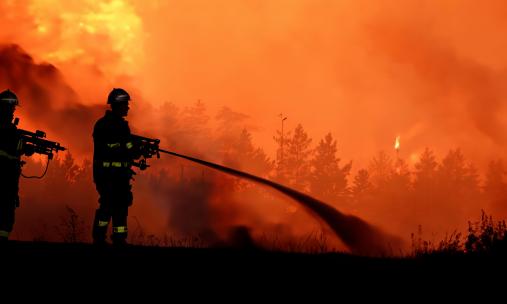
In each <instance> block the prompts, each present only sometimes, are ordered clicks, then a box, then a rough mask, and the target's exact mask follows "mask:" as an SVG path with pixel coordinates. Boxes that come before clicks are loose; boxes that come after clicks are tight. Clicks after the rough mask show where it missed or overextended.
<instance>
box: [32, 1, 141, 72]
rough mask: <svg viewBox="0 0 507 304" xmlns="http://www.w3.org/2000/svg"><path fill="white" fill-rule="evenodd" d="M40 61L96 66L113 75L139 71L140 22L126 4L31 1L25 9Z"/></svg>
mask: <svg viewBox="0 0 507 304" xmlns="http://www.w3.org/2000/svg"><path fill="white" fill-rule="evenodd" d="M27 9H28V12H29V14H30V15H32V16H33V20H34V21H33V22H34V24H33V26H34V32H35V36H36V38H37V39H38V40H41V41H44V42H45V43H44V44H43V47H42V49H41V50H39V52H40V53H39V56H40V57H41V59H43V60H46V61H49V62H52V63H56V64H58V63H61V62H79V63H84V64H98V65H100V68H101V69H102V70H103V71H104V72H106V73H111V74H113V75H120V74H124V73H132V72H135V71H137V70H139V69H140V68H141V63H142V58H143V57H144V56H143V55H144V54H143V40H142V39H141V38H142V36H143V35H142V34H143V29H142V19H141V17H140V16H139V15H138V14H137V12H136V10H135V8H134V7H133V5H132V3H130V1H124V0H113V1H105V2H102V1H93V0H85V1H65V2H61V1H56V0H34V1H31V2H30V4H29V5H28V8H27Z"/></svg>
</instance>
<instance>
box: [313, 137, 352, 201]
mask: <svg viewBox="0 0 507 304" xmlns="http://www.w3.org/2000/svg"><path fill="white" fill-rule="evenodd" d="M336 152H337V148H336V140H334V139H333V136H332V135H331V133H329V134H327V135H326V137H325V138H324V139H322V140H321V141H320V143H319V145H318V147H317V148H316V149H315V156H314V158H313V159H312V161H311V165H312V172H311V176H310V191H311V192H312V193H313V194H315V195H317V196H319V197H322V198H323V199H324V200H331V201H333V200H336V199H338V198H343V197H345V196H346V195H347V193H348V188H347V186H348V185H347V177H348V175H349V174H350V169H351V167H352V163H351V162H350V163H348V164H346V165H344V166H343V167H340V159H339V158H337V157H336Z"/></svg>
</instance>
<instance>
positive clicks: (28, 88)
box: [0, 0, 507, 234]
mask: <svg viewBox="0 0 507 304" xmlns="http://www.w3.org/2000/svg"><path fill="white" fill-rule="evenodd" d="M0 10H1V11H3V12H5V14H4V15H3V17H2V18H1V19H0V43H1V44H5V45H11V44H15V45H19V46H20V49H22V50H23V51H24V52H26V53H23V52H21V51H19V52H15V53H16V58H17V59H19V60H18V61H16V64H13V65H12V66H9V65H8V64H6V63H8V62H9V61H8V60H7V61H5V62H2V63H3V64H2V65H1V67H0V69H2V70H1V71H2V74H0V85H2V86H7V85H9V86H16V88H18V92H19V94H20V96H21V97H22V100H21V103H22V107H20V108H19V109H18V112H17V114H18V115H19V116H20V117H22V118H23V119H22V127H24V128H28V129H33V130H35V129H42V130H45V131H47V133H48V137H51V139H54V140H60V141H62V144H64V145H67V146H69V148H70V151H71V152H72V153H73V155H74V156H75V157H76V158H77V159H78V160H79V162H81V161H82V160H84V159H86V158H88V159H89V158H90V155H91V151H92V145H91V128H92V126H93V122H94V120H95V119H96V118H97V117H98V116H100V115H102V113H103V111H104V109H105V108H106V105H105V99H106V96H107V94H108V92H109V91H110V90H111V88H112V87H124V88H126V89H127V90H128V91H129V92H131V93H132V96H133V100H134V101H133V103H132V110H131V113H130V114H129V121H130V123H131V127H132V130H134V131H135V132H143V133H147V135H150V136H153V137H160V138H161V139H162V144H161V146H162V147H167V148H168V149H174V150H175V151H176V152H181V153H188V154H191V155H193V156H198V157H202V158H204V159H206V160H210V161H215V162H219V163H224V162H227V161H229V159H228V158H227V155H226V154H228V153H229V154H230V153H232V152H233V151H234V148H236V146H237V144H236V143H235V142H234V141H233V139H235V138H236V137H237V134H238V133H239V132H240V131H241V130H242V129H247V130H248V131H249V132H250V133H251V136H252V142H253V145H254V146H255V148H257V147H261V148H262V149H263V151H264V152H266V155H267V157H268V158H269V159H270V161H275V160H276V155H277V149H278V148H279V144H278V143H277V142H275V141H274V140H273V137H274V136H276V134H277V133H276V131H277V130H281V122H280V117H279V116H278V114H279V113H284V115H287V116H288V117H289V119H287V120H286V121H285V122H284V125H283V128H284V136H286V138H287V141H286V143H288V142H289V141H288V139H289V138H290V136H291V135H290V134H293V132H294V129H295V127H296V126H297V125H298V124H299V123H301V124H302V126H303V127H304V130H305V131H306V132H307V133H308V136H309V137H310V138H311V139H312V142H311V148H312V149H313V148H315V147H316V146H317V145H318V143H319V142H320V140H321V139H322V138H324V137H325V135H326V134H327V133H328V132H331V133H332V135H333V138H334V139H336V141H337V143H338V144H337V151H336V156H337V158H339V159H340V160H341V165H343V164H344V163H345V162H348V161H352V163H353V166H352V170H351V172H352V174H351V175H350V176H348V185H347V186H348V187H349V188H350V187H352V186H353V182H354V177H355V174H356V173H357V172H358V171H359V170H360V169H363V168H365V169H370V168H369V166H370V164H371V163H372V161H371V160H372V158H373V157H374V155H376V153H377V152H379V151H391V153H387V154H388V156H389V157H390V158H391V160H390V161H391V162H392V161H393V159H392V158H393V157H392V154H393V153H392V152H394V151H392V135H397V136H396V140H395V143H394V149H395V150H396V152H397V153H400V152H399V151H400V138H401V137H402V136H403V138H404V139H403V141H404V142H403V146H404V150H403V155H404V157H405V158H406V159H407V162H408V163H407V164H405V163H403V160H402V159H398V160H394V161H398V162H397V163H396V165H397V167H396V169H395V170H396V171H390V167H389V166H388V165H389V164H390V163H389V160H386V161H385V162H382V163H381V164H376V165H377V168H380V169H379V171H382V170H384V169H385V170H384V171H382V172H384V173H385V172H387V173H386V175H389V174H391V173H393V172H394V173H397V174H398V175H403V173H404V172H405V171H410V172H409V173H407V174H406V175H405V176H401V177H400V176H396V177H395V178H400V180H401V179H402V178H405V180H402V181H405V182H407V183H408V182H413V180H412V179H413V177H414V174H413V173H414V172H415V171H417V170H419V169H417V168H416V165H417V164H418V163H419V161H420V160H421V155H422V151H423V150H424V149H425V148H426V147H428V148H430V150H431V151H433V152H434V156H435V162H436V163H437V165H436V166H435V168H437V169H435V170H438V168H440V167H441V164H442V161H443V159H444V157H445V155H446V154H447V153H448V151H449V150H451V149H456V148H460V149H461V151H462V152H463V154H464V155H465V160H466V161H467V162H471V163H473V164H475V165H476V166H477V168H478V176H479V180H480V183H481V184H480V185H481V186H482V185H483V184H484V182H485V171H486V170H487V167H488V162H489V161H490V160H492V159H499V158H507V120H506V119H505V117H507V102H505V101H506V100H507V73H506V72H505V71H507V56H506V54H507V43H505V37H506V36H507V18H505V13H504V12H506V11H507V2H506V1H501V0H491V1H488V4H487V5H478V4H477V3H473V2H472V1H471V2H467V1H456V0H442V1H422V0H414V1H405V0H393V1H386V2H383V1H371V0H322V1H315V0H276V1H267V0H266V1H237V0H214V1H209V0H185V1H181V0H153V1H146V0H106V1H94V0H82V1H58V0H27V1H2V2H0ZM11 55H12V54H11ZM27 56H28V57H30V56H31V58H30V60H26V58H27ZM2 58H11V57H9V56H6V57H2ZM3 69H9V74H8V75H9V77H11V78H8V77H5V76H4V74H5V75H7V73H3V71H4V70H3ZM0 89H2V88H0ZM197 100H201V101H202V102H203V104H204V106H205V111H204V110H203V113H205V115H202V116H198V115H194V116H192V115H191V114H192V113H196V112H198V110H195V109H194V108H192V107H193V106H194V104H195V102H196V101H197ZM223 107H226V108H227V109H229V112H227V113H226V114H227V115H229V116H227V115H225V116H227V118H228V119H229V120H224V121H219V120H218V119H217V117H218V116H219V115H218V114H217V113H219V112H220V110H222V109H223ZM192 109H193V110H194V112H192ZM199 113H200V112H199ZM400 130H403V132H400ZM291 132H292V133H291ZM398 132H400V133H398ZM235 136H236V137H235ZM284 147H285V146H284ZM284 149H285V150H284V153H289V150H288V149H289V148H288V147H286V148H284ZM312 151H313V150H312ZM226 152H227V153H226ZM400 154H401V153H400ZM224 155H225V156H224ZM389 157H386V159H387V158H389ZM161 162H162V161H161ZM175 163H177V162H174V161H173V160H163V164H160V165H158V163H157V162H154V164H153V167H152V168H151V169H153V171H154V172H157V173H158V171H155V170H158V169H160V168H166V169H167V170H168V172H170V173H169V174H172V175H173V177H172V180H178V176H179V174H181V176H182V177H181V179H182V180H184V178H183V177H185V176H188V175H190V174H194V175H197V176H199V174H201V173H202V172H201V171H200V169H195V168H193V167H191V168H192V169H185V170H184V169H183V168H184V165H181V164H180V163H177V164H175ZM231 163H232V164H233V165H234V166H237V167H240V168H241V167H243V168H249V169H256V168H255V166H253V165H252V164H250V163H247V162H246V161H245V162H244V163H242V162H241V161H238V160H234V159H233V160H231ZM428 163H429V164H430V165H429V167H431V164H432V163H431V162H428ZM385 164H388V165H386V166H384V167H382V166H381V165H385ZM403 165H406V166H407V167H406V168H405V167H403ZM157 166H158V167H157ZM180 166H181V167H180ZM155 168H156V169H155ZM185 168H186V167H185ZM425 168H427V167H425ZM381 169H382V170H381ZM191 170H193V171H195V172H194V173H189V171H191ZM310 171H311V170H310ZM150 172H152V171H150ZM196 172H197V173H196ZM312 172H313V171H312ZM150 174H151V173H150ZM203 174H204V173H203ZM432 174H433V173H432ZM432 174H430V175H428V176H429V177H428V180H434V178H433V177H434V175H432ZM364 176H366V175H364ZM391 177H392V176H391ZM375 178H376V177H375V176H373V177H372V179H375ZM210 179H211V180H213V178H210ZM388 180H389V179H388ZM213 181H215V180H213ZM88 182H89V183H90V184H91V180H89V181H88ZM210 183H211V182H210ZM217 183H218V182H217ZM379 183H380V182H379ZM400 183H402V182H400ZM366 184H367V183H366ZM192 185H193V184H192ZM231 188H232V187H231ZM231 188H227V187H224V189H231ZM308 188H309V187H306V188H305V189H304V190H308ZM349 188H347V189H349ZM139 189H142V190H138V191H139V192H141V191H146V192H148V191H150V189H151V188H150V187H149V186H147V185H146V184H144V185H143V188H141V187H140V188H139ZM395 189H401V187H398V188H395ZM481 189H482V188H481ZM92 191H94V190H93V188H92ZM224 191H225V190H224ZM136 194H139V195H137V197H142V198H143V199H146V200H149V199H148V198H151V196H150V194H149V193H145V192H143V193H136ZM430 194H431V193H430ZM228 195H230V193H223V194H221V193H218V194H217V193H213V195H211V196H210V197H211V199H213V200H214V201H220V199H222V198H227V196H228ZM257 195H258V194H254V195H252V197H249V198H248V199H245V200H249V201H250V200H251V201H255V203H256V204H257V205H254V204H252V205H253V206H258V205H259V204H258V203H259V202H266V201H269V200H268V199H264V198H259V197H257ZM428 195H429V194H428ZM181 197H183V198H186V197H185V196H184V195H183V194H182V195H181ZM203 197H205V198H208V197H207V196H205V195H203ZM373 197H376V196H373ZM270 199H271V198H270ZM368 199H370V197H369V196H368V195H365V198H364V200H366V201H368ZM403 199H404V201H403V202H402V203H400V204H399V205H394V203H392V202H390V201H389V200H386V201H382V202H379V203H377V202H375V203H377V204H374V203H372V202H371V201H370V202H369V203H371V205H367V204H366V203H364V204H363V205H361V204H359V203H357V202H354V203H351V202H349V201H347V202H346V203H343V202H341V201H340V202H333V203H334V204H335V206H336V207H337V208H350V210H353V211H354V212H356V211H357V212H358V213H360V215H361V216H364V217H365V218H366V219H368V220H372V221H375V222H376V223H378V224H379V225H381V226H383V227H387V229H390V230H391V231H395V232H397V233H400V234H407V231H408V232H410V231H415V229H413V227H415V226H416V225H417V224H418V222H417V221H422V222H423V224H425V225H427V226H430V227H432V228H435V230H437V229H439V231H444V230H446V229H447V231H452V230H454V229H455V228H456V227H455V223H457V222H460V220H462V222H463V223H466V220H467V219H468V218H467V217H468V216H469V215H476V214H475V213H474V212H475V210H476V209H477V210H480V209H481V208H480V207H484V206H482V205H481V206H479V207H477V206H472V205H466V204H462V205H459V206H460V207H459V208H465V207H462V206H472V207H466V208H465V209H464V210H461V211H462V212H461V213H457V212H454V211H455V210H454V209H452V208H455V207H456V206H450V205H449V206H448V205H446V204H445V203H443V204H442V205H438V206H437V205H436V206H433V207H431V208H433V209H432V210H435V212H436V213H435V214H436V215H435V214H433V213H430V212H428V214H427V216H426V217H422V216H421V217H418V216H416V215H419V214H423V213H424V212H423V211H425V210H426V209H424V208H423V209H424V210H423V211H421V210H419V209H417V210H416V209H415V208H414V210H412V209H411V208H409V207H407V208H405V207H403V208H400V206H412V205H410V204H415V203H414V200H415V199H414V198H413V197H410V196H409V195H407V196H406V197H403ZM431 199H433V197H432V198H431ZM431 199H429V200H431ZM234 201H239V199H235V200H234ZM269 202H270V203H271V201H269ZM354 204H355V205H354ZM389 204H393V205H392V206H394V207H393V210H395V211H392V212H391V211H389V210H390V209H389V206H391V205H389ZM41 205H42V204H41ZM140 206H142V205H136V206H135V208H137V209H136V210H139V214H142V215H143V216H146V217H149V213H150V212H148V211H147V210H152V209H156V207H154V206H151V207H146V208H145V209H143V208H142V207H140ZM365 206H367V207H365ZM370 206H373V207H371V208H370ZM27 207H28V204H27ZM213 207H216V206H214V205H213ZM236 207H237V206H236ZM451 207H452V208H451ZM151 208H152V209H151ZM249 208H250V207H249ZM255 208H257V209H255ZM431 208H430V207H428V208H427V209H431ZM438 208H442V210H441V209H438ZM445 208H449V209H445ZM182 209H184V208H182ZM218 209H219V211H223V210H222V209H220V208H218ZM237 209H241V208H237ZM251 209H255V211H256V212H253V211H252V213H255V214H258V218H265V217H269V219H270V223H271V224H272V225H273V226H276V225H277V224H279V223H286V222H290V221H285V222H284V221H283V220H281V219H280V218H284V216H285V217H289V216H294V217H297V216H300V214H301V213H302V211H301V208H296V207H294V206H292V205H283V208H281V210H275V209H276V207H272V205H271V204H265V205H264V206H263V207H262V208H260V207H252V208H251ZM500 209H501V208H500ZM504 209H505V208H504ZM172 211H173V210H172V209H171V212H172ZM178 211H179V209H178ZM260 211H262V212H260ZM412 211H413V212H412ZM437 211H438V212H437ZM223 212H225V211H223ZM270 212H271V214H269V213H270ZM176 213H177V212H176ZM183 213H184V212H183ZM218 213H220V212H218ZM437 213H438V214H437ZM267 214H269V216H268V215H267ZM439 214H453V215H455V219H454V220H455V221H454V222H452V223H450V221H448V219H447V218H445V217H443V216H442V217H441V216H440V215H439ZM504 214H507V211H504ZM185 215H186V213H185ZM161 217H162V216H161ZM175 217H177V216H175ZM153 218H157V224H154V226H157V227H165V225H166V223H165V222H164V220H165V219H160V218H158V217H155V216H153ZM223 218H225V219H223V221H224V222H226V223H229V222H227V220H226V219H227V216H224V217H223ZM182 219H185V220H186V218H185V217H182ZM298 220H299V219H298ZM305 220H306V218H305ZM182 221H183V220H182ZM230 222H234V223H235V224H237V223H236V219H231V220H230ZM253 222H256V221H253ZM259 222H262V221H259ZM301 222H304V220H301ZM416 222H417V223H416ZM312 225H313V223H312V224H308V225H306V226H305V225H304V224H303V225H302V228H301V227H298V229H299V228H301V229H302V230H305V231H307V230H308V229H310V228H309V227H313V226H312ZM259 226H262V225H261V224H259ZM300 232H301V231H298V233H300Z"/></svg>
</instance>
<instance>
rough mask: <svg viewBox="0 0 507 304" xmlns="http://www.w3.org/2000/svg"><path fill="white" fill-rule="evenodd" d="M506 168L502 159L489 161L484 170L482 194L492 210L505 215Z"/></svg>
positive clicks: (506, 203) (506, 206)
mask: <svg viewBox="0 0 507 304" xmlns="http://www.w3.org/2000/svg"><path fill="white" fill-rule="evenodd" d="M506 174H507V170H506V169H505V166H504V164H503V161H502V160H496V161H491V162H490V163H489V165H488V170H487V172H486V181H485V184H484V196H485V199H486V201H487V207H489V208H490V209H491V210H492V212H494V213H496V214H500V215H501V216H502V217H505V216H507V182H506V180H505V177H506Z"/></svg>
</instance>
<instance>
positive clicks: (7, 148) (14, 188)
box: [0, 90, 33, 242]
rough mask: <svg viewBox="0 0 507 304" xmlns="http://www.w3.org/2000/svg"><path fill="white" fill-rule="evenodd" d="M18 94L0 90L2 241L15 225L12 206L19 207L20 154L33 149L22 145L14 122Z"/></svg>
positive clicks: (26, 153)
mask: <svg viewBox="0 0 507 304" xmlns="http://www.w3.org/2000/svg"><path fill="white" fill-rule="evenodd" d="M18 105H19V101H18V97H17V96H16V94H14V93H13V92H11V91H10V90H5V91H3V92H1V93H0V168H1V170H0V241H1V242H5V241H7V240H8V238H9V234H10V233H11V231H12V228H13V226H14V215H15V210H16V208H17V207H19V196H18V190H19V177H20V175H21V165H22V162H21V156H22V155H23V154H24V155H28V156H29V155H32V154H33V151H29V149H27V148H25V147H24V146H23V142H22V140H21V137H20V135H19V133H18V131H17V130H18V129H17V127H16V125H15V124H14V123H13V121H12V120H13V119H14V111H15V110H16V106H18Z"/></svg>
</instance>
